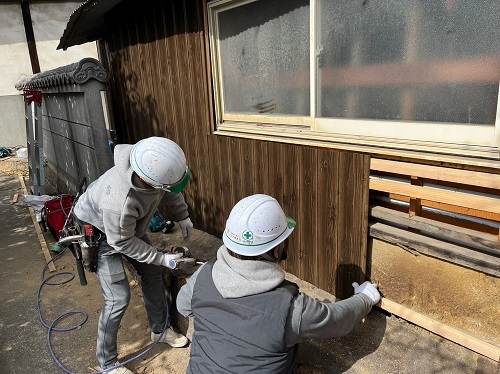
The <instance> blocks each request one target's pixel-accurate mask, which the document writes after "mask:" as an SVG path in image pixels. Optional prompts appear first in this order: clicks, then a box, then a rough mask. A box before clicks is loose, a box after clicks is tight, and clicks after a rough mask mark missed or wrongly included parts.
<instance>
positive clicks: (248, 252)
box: [222, 215, 297, 256]
mask: <svg viewBox="0 0 500 374" xmlns="http://www.w3.org/2000/svg"><path fill="white" fill-rule="evenodd" d="M286 220H287V227H286V228H285V230H284V231H283V232H282V233H281V234H280V235H279V236H278V237H275V238H274V239H273V240H270V241H269V242H267V243H261V242H260V243H258V244H250V243H239V242H237V241H235V240H233V239H231V238H230V237H229V235H228V229H227V228H226V230H224V235H223V236H222V241H223V243H224V245H225V246H226V247H227V248H229V249H230V250H231V251H233V252H235V253H238V254H241V255H245V256H259V255H261V254H264V253H266V252H267V251H269V250H271V249H273V248H274V247H276V246H277V245H279V244H280V243H282V242H283V241H285V240H286V239H287V238H288V237H289V236H290V235H291V234H292V232H293V230H294V229H295V226H297V223H296V222H295V220H294V219H293V218H292V217H290V216H288V215H286Z"/></svg>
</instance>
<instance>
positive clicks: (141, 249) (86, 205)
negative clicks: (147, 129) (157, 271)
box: [74, 144, 189, 265]
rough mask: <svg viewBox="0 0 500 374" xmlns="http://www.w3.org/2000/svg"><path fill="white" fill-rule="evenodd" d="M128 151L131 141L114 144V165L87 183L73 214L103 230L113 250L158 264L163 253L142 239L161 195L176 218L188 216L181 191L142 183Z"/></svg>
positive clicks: (130, 147)
mask: <svg viewBox="0 0 500 374" xmlns="http://www.w3.org/2000/svg"><path fill="white" fill-rule="evenodd" d="M131 150H132V145H130V144H119V145H117V146H116V147H115V149H114V162H115V166H113V167H112V168H111V169H109V170H108V171H106V172H105V173H104V174H103V175H102V176H101V177H99V178H98V179H97V180H95V181H94V182H92V183H91V184H90V185H89V186H88V188H87V190H86V191H85V193H84V194H82V195H81V196H80V198H79V199H78V201H77V203H76V205H75V207H74V214H75V215H76V217H77V218H78V219H79V220H81V221H84V222H86V223H89V224H91V225H93V226H95V227H96V228H98V229H99V230H101V231H102V232H104V233H105V234H106V240H107V242H108V244H109V245H110V246H111V247H113V249H114V250H115V251H116V252H119V253H122V254H124V255H126V256H128V257H131V258H133V259H135V260H137V261H139V262H146V263H149V264H156V265H161V257H162V253H161V252H158V251H157V250H156V249H155V248H154V247H152V246H151V245H149V244H147V243H146V242H145V241H144V240H141V238H142V237H143V236H144V235H145V234H146V231H147V229H148V226H149V223H150V221H151V218H152V217H153V214H154V213H155V211H156V209H157V208H158V205H159V203H160V201H161V199H162V198H163V197H164V196H165V203H166V205H167V208H168V209H169V211H170V213H171V214H172V215H173V219H174V220H176V221H180V220H183V219H184V218H187V217H188V215H189V213H188V210H187V204H186V202H185V201H184V196H183V195H182V194H173V193H170V192H165V191H163V190H161V189H154V188H149V187H146V186H142V185H141V183H140V182H138V179H137V178H134V170H133V169H132V167H131V165H130V152H131Z"/></svg>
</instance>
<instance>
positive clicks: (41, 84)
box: [15, 57, 109, 91]
mask: <svg viewBox="0 0 500 374" xmlns="http://www.w3.org/2000/svg"><path fill="white" fill-rule="evenodd" d="M89 79H95V80H98V81H99V82H106V81H107V80H108V79H109V74H108V72H107V71H106V70H105V69H104V67H103V66H102V65H101V63H100V62H99V61H97V60H96V59H94V58H90V57H87V58H84V59H82V60H80V61H79V62H75V63H73V64H69V65H66V66H60V67H58V68H55V69H52V70H47V71H42V72H40V73H38V74H34V75H32V76H30V77H23V78H21V79H19V81H18V82H17V83H16V84H15V87H16V89H18V90H19V91H22V90H25V89H41V88H49V87H53V86H64V85H70V84H83V83H85V82H87V81H88V80H89Z"/></svg>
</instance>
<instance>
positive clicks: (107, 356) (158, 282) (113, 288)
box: [96, 236, 167, 369]
mask: <svg viewBox="0 0 500 374" xmlns="http://www.w3.org/2000/svg"><path fill="white" fill-rule="evenodd" d="M141 239H142V240H144V241H145V242H147V243H150V241H149V238H148V237H147V236H144V237H142V238H141ZM122 257H126V256H124V255H122V254H120V253H116V251H115V250H114V249H113V248H112V247H111V246H110V245H109V244H108V243H107V241H106V239H105V237H104V239H101V240H100V241H99V253H98V260H97V272H96V274H97V279H98V280H99V283H100V284H101V290H102V295H103V297H104V306H103V308H102V311H101V315H100V317H99V328H98V332H97V349H96V357H97V362H98V363H99V366H100V367H101V368H103V369H106V368H108V367H111V366H114V364H115V362H116V361H117V357H118V350H117V336H118V328H119V327H120V322H121V319H122V317H123V315H124V314H125V310H126V309H127V306H128V304H129V301H130V286H129V281H128V279H127V276H126V274H125V271H124V268H123V263H122ZM126 259H127V261H128V262H129V263H130V264H132V266H133V267H134V268H135V269H136V270H137V274H138V275H139V276H140V277H141V285H142V293H143V297H144V305H145V307H146V312H147V315H148V320H149V326H150V328H151V331H154V332H159V331H163V327H164V324H165V319H166V317H167V308H166V304H165V300H166V298H165V293H164V291H163V283H162V282H163V267H162V266H158V265H153V264H146V263H142V262H138V261H136V260H134V259H132V258H130V257H126ZM125 328H126V327H125Z"/></svg>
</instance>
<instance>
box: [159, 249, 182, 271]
mask: <svg viewBox="0 0 500 374" xmlns="http://www.w3.org/2000/svg"><path fill="white" fill-rule="evenodd" d="M182 256H184V255H183V254H182V253H164V254H163V256H162V258H161V264H162V265H163V266H165V267H167V268H169V269H175V268H176V267H177V261H175V260H177V259H178V258H181V257H182Z"/></svg>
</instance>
